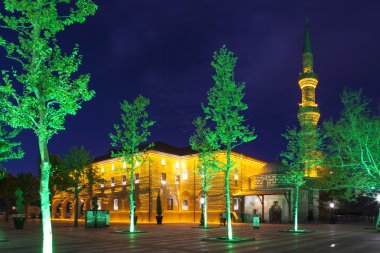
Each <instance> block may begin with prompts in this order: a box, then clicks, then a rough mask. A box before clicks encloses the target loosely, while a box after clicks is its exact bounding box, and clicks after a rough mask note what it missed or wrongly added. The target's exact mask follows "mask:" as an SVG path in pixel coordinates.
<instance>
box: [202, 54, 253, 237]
mask: <svg viewBox="0 0 380 253" xmlns="http://www.w3.org/2000/svg"><path fill="white" fill-rule="evenodd" d="M236 61H237V58H236V57H234V54H233V52H231V51H229V50H228V49H227V47H226V46H223V47H222V48H220V49H219V51H217V52H215V53H214V59H213V61H212V62H211V65H212V67H214V69H215V72H216V74H215V75H214V76H213V79H214V81H215V86H213V87H212V88H211V89H210V90H209V91H208V93H207V95H208V96H207V100H208V103H207V104H206V105H203V106H202V107H203V111H204V113H205V115H206V120H208V119H209V120H211V121H212V122H213V123H214V124H215V130H214V132H215V134H216V139H217V141H218V145H219V146H220V147H221V148H223V149H225V150H226V154H225V159H226V164H225V166H223V167H222V169H223V170H224V172H225V197H226V213H227V221H228V226H227V235H228V239H229V240H231V239H232V238H233V236H232V224H231V215H230V208H231V204H230V185H229V175H230V171H231V168H232V167H233V165H234V164H233V162H232V161H231V152H232V150H233V149H234V148H236V147H237V146H239V145H241V144H243V143H246V142H250V141H252V140H254V139H255V138H256V136H255V135H254V133H253V129H252V130H251V129H250V128H249V126H247V125H244V123H245V118H244V115H243V114H242V112H243V111H245V110H247V109H248V106H247V105H246V104H245V103H244V102H243V101H242V100H243V98H244V92H243V90H244V88H245V84H244V83H237V82H236V81H235V80H234V75H235V73H234V72H235V70H234V69H235V66H236Z"/></svg>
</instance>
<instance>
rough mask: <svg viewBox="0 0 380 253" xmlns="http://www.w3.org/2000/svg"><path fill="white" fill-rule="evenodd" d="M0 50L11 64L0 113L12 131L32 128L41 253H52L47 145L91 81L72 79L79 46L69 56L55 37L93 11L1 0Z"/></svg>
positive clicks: (42, 0)
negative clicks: (37, 166)
mask: <svg viewBox="0 0 380 253" xmlns="http://www.w3.org/2000/svg"><path fill="white" fill-rule="evenodd" d="M3 3H4V9H3V10H4V11H3V13H1V14H0V27H1V28H3V29H7V31H8V32H7V33H3V36H4V34H5V35H7V37H3V36H0V46H1V47H2V48H3V49H4V50H3V53H4V52H5V56H6V57H7V58H9V59H11V60H13V62H14V65H13V66H11V67H9V68H8V70H9V71H7V70H2V77H3V84H2V85H1V86H0V109H1V112H2V113H3V115H4V116H5V119H6V122H7V123H8V124H9V125H11V126H12V127H14V128H23V129H31V130H33V132H34V134H35V135H36V136H37V138H38V147H39V150H40V156H41V178H40V196H41V211H42V228H43V252H44V253H46V252H52V251H53V249H52V230H51V218H50V200H49V176H50V169H51V163H50V161H49V153H48V143H49V140H50V139H51V138H52V136H53V135H54V134H56V133H57V132H58V131H59V130H64V128H65V127H64V122H65V119H66V116H67V115H75V114H76V112H77V111H78V110H79V109H80V108H81V104H82V102H84V101H89V100H90V99H91V98H92V97H93V96H94V91H90V90H89V89H88V86H87V84H88V82H89V80H90V76H89V75H88V74H86V75H77V74H75V73H76V72H77V71H78V68H79V66H80V64H81V62H82V56H81V55H79V52H78V51H79V49H78V46H75V47H74V49H73V51H72V52H71V53H69V54H66V53H65V52H63V51H62V50H61V48H60V46H59V44H58V39H57V34H58V33H59V32H61V31H64V30H65V29H66V28H67V27H68V26H70V25H73V24H75V23H83V22H84V21H85V20H86V18H87V16H89V15H93V14H94V13H95V11H96V8H97V6H96V5H95V4H94V3H93V1H92V0H55V1H53V0H18V1H16V0H4V1H3Z"/></svg>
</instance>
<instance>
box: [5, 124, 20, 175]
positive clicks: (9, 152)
mask: <svg viewBox="0 0 380 253" xmlns="http://www.w3.org/2000/svg"><path fill="white" fill-rule="evenodd" d="M0 120H1V119H0ZM18 132H19V131H16V130H13V131H10V132H9V131H6V130H5V127H4V126H3V123H1V122H0V180H1V179H2V178H3V177H5V173H6V169H5V168H4V167H3V166H2V163H3V162H6V161H9V160H11V159H20V158H22V157H23V155H24V152H23V151H22V150H21V148H20V145H21V143H20V142H14V141H13V138H14V137H16V136H17V134H18Z"/></svg>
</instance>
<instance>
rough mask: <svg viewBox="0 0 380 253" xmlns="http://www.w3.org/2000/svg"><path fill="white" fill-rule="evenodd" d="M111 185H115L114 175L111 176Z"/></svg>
mask: <svg viewBox="0 0 380 253" xmlns="http://www.w3.org/2000/svg"><path fill="white" fill-rule="evenodd" d="M111 186H112V187H113V186H115V178H114V177H111Z"/></svg>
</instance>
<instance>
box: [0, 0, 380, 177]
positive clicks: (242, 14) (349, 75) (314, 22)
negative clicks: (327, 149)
mask: <svg viewBox="0 0 380 253" xmlns="http://www.w3.org/2000/svg"><path fill="white" fill-rule="evenodd" d="M96 2H97V4H98V6H99V8H98V11H97V13H96V15H95V16H93V17H89V18H88V20H87V22H86V23H85V24H78V25H74V26H72V27H70V28H68V29H67V30H66V31H64V32H63V33H61V34H60V36H59V39H60V43H61V46H62V47H63V48H64V49H65V50H70V49H71V48H72V47H73V46H74V44H75V43H79V45H80V51H81V53H82V54H83V55H84V62H83V64H82V67H81V68H80V72H81V73H87V72H89V73H91V76H92V77H91V82H90V87H91V88H92V89H94V90H95V91H96V97H95V98H94V99H93V100H92V101H90V102H87V103H85V104H83V108H82V109H81V110H80V111H79V112H78V113H77V115H75V116H69V117H68V118H67V122H66V130H65V131H61V132H60V133H59V134H58V135H55V136H54V137H53V138H52V139H51V141H50V143H49V145H48V148H49V152H50V153H55V154H62V153H64V152H66V151H67V150H68V149H69V148H70V147H72V146H80V145H83V146H84V147H85V148H87V149H89V150H90V151H91V153H92V154H93V155H94V156H99V155H104V154H106V153H107V152H108V151H109V149H110V148H111V145H110V139H109V137H108V134H109V133H110V132H111V131H113V124H114V123H119V122H120V112H121V111H120V102H121V101H122V100H124V99H127V100H129V101H131V100H133V99H134V98H135V97H136V96H138V95H139V94H141V95H143V96H146V97H149V98H150V99H151V106H150V108H149V112H150V116H151V118H152V119H154V120H156V121H157V123H156V125H155V126H154V127H153V128H152V135H151V137H150V139H149V140H150V141H163V142H166V143H168V144H172V145H176V146H187V145H188V139H189V136H190V135H191V133H192V132H193V130H194V128H193V126H192V123H191V122H192V120H193V119H194V118H195V117H196V116H198V115H200V114H201V113H202V111H201V106H200V105H201V103H202V102H203V103H204V102H206V93H207V91H208V90H209V89H210V87H211V86H212V85H213V84H214V83H213V81H212V79H211V75H212V74H213V69H212V67H211V65H210V63H211V60H212V55H213V52H214V51H215V50H217V49H218V48H219V47H221V46H222V45H223V44H226V45H227V46H228V48H229V49H231V50H232V51H233V52H235V55H236V56H237V57H238V58H239V59H238V63H237V67H236V78H235V79H236V80H237V81H241V82H245V83H246V89H245V92H246V96H245V102H246V103H247V104H248V106H249V109H248V110H247V111H246V113H245V115H246V118H247V120H248V121H247V123H248V124H249V125H251V126H254V127H255V132H256V134H257V135H258V137H257V139H256V140H254V141H253V142H251V143H248V144H244V145H243V146H241V147H240V148H239V149H238V151H239V152H242V153H244V154H247V155H250V156H252V157H254V158H257V159H260V160H263V161H266V162H271V161H275V160H279V153H280V152H281V151H282V150H284V149H285V145H286V143H285V142H284V140H283V138H282V137H281V134H282V133H284V132H285V131H286V129H287V127H288V126H292V125H294V124H298V122H297V110H298V103H299V102H300V101H301V91H300V89H299V86H298V73H299V72H300V71H301V59H302V58H301V57H302V49H303V40H304V25H305V17H306V16H307V17H308V18H309V24H310V32H311V43H312V49H313V53H314V66H315V67H314V70H315V72H316V73H317V74H318V75H319V84H318V86H317V91H316V100H317V103H318V104H319V107H320V111H321V120H322V121H323V120H326V119H328V118H330V117H336V116H338V115H339V112H340V110H341V109H342V106H341V104H340V97H339V94H340V93H341V91H342V90H343V88H344V87H350V88H354V89H358V88H360V87H363V89H364V93H365V94H366V95H368V96H369V97H370V98H371V99H372V100H373V103H374V104H376V103H377V102H378V98H379V88H378V86H379V85H380V82H379V80H378V79H379V74H380V64H379V58H380V15H379V14H380V1H376V0H373V1H368V0H367V1H364V0H357V1H348V0H344V1H320V0H316V1H285V0H284V1H280V0H277V1H269V0H266V1H253V0H252V1H251V0H245V1H242V0H234V1H232V0H231V1H221V0H215V1H214V0H213V1H207V0H162V1H158V0H135V1H130V0H112V1H96ZM0 57H1V58H4V51H3V50H2V49H1V50H0ZM1 58H0V59H1ZM0 65H1V67H2V68H3V67H9V65H7V62H3V63H0ZM19 140H20V141H22V142H23V145H22V147H23V149H24V151H25V153H26V154H25V157H24V158H23V159H22V160H15V161H11V162H8V163H6V164H5V167H7V169H8V171H9V172H11V173H15V174H17V173H18V172H29V171H32V172H33V173H37V166H38V165H37V163H38V162H37V161H38V145H37V139H36V137H35V136H34V135H33V133H32V132H31V131H30V130H26V131H24V132H23V133H22V134H21V135H20V136H19Z"/></svg>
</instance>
